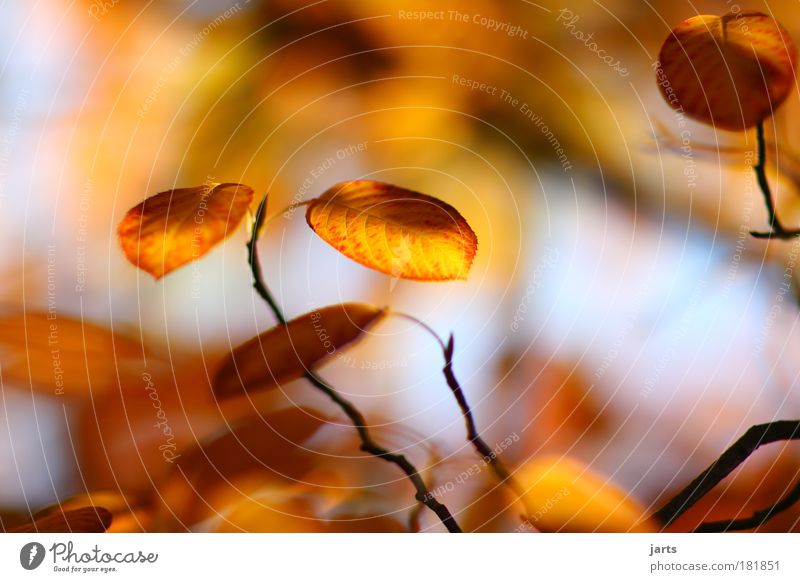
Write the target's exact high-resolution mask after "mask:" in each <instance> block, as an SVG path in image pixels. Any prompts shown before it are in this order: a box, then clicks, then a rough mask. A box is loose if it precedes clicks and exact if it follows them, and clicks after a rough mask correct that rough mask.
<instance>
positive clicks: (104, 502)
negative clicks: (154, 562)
mask: <svg viewBox="0 0 800 582" xmlns="http://www.w3.org/2000/svg"><path fill="white" fill-rule="evenodd" d="M89 505H93V506H101V507H103V508H105V509H107V510H108V511H110V512H111V515H112V516H113V518H112V521H111V525H110V526H109V527H108V528H107V529H106V531H107V532H108V533H138V532H143V531H148V528H149V524H150V520H151V515H150V511H149V509H148V508H146V507H144V506H143V505H142V504H137V503H136V502H135V501H133V500H131V499H129V498H127V497H126V496H125V495H123V494H122V493H119V492H116V491H93V492H90V493H84V494H82V495H76V496H74V497H70V498H69V499H65V500H64V501H61V502H59V504H58V505H56V506H54V507H52V508H51V509H50V510H49V511H48V512H47V515H51V514H55V513H60V512H64V511H71V510H74V509H80V508H81V507H85V506H89Z"/></svg>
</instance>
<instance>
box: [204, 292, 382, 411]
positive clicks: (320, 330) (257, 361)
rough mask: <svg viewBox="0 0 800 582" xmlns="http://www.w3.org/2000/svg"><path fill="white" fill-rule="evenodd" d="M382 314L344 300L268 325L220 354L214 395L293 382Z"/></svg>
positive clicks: (351, 340)
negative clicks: (233, 347) (286, 320)
mask: <svg viewBox="0 0 800 582" xmlns="http://www.w3.org/2000/svg"><path fill="white" fill-rule="evenodd" d="M385 314H386V310H385V309H380V308H378V307H373V306H372V305H366V304H363V303H343V304H340V305H331V306H328V307H323V308H321V309H318V310H316V311H312V312H310V313H306V314H304V315H301V316H300V317H298V318H296V319H293V320H291V321H290V322H288V323H287V324H285V325H278V326H276V327H273V328H272V329H270V330H267V331H265V332H263V333H261V334H259V335H257V336H256V337H254V338H252V339H250V340H248V341H247V342H245V343H244V344H242V345H240V346H239V347H237V348H236V349H234V350H233V351H232V352H231V353H230V354H229V355H228V356H227V357H226V358H225V360H224V361H223V363H222V365H221V366H220V368H219V371H218V372H217V374H216V376H215V378H214V385H213V389H214V394H215V395H216V396H217V397H218V398H229V397H232V396H238V395H241V394H245V393H247V392H250V391H252V390H257V389H267V388H277V387H278V386H280V385H282V384H285V383H286V382H291V381H292V380H296V379H298V378H300V377H301V376H303V374H305V373H306V371H308V370H311V369H312V368H314V367H315V366H317V365H319V364H321V363H322V362H324V361H325V360H327V359H329V358H330V357H332V356H333V355H334V354H336V353H337V352H338V351H339V350H340V349H342V348H343V347H345V346H346V345H348V344H349V343H351V342H353V341H355V340H356V339H358V338H359V337H360V336H361V335H362V334H363V333H364V332H365V331H366V330H367V329H368V328H369V327H370V326H372V325H374V324H375V323H377V322H378V321H379V320H380V319H381V318H382V317H383V316H384V315H385Z"/></svg>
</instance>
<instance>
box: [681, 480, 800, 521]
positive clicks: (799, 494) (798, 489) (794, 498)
mask: <svg viewBox="0 0 800 582" xmlns="http://www.w3.org/2000/svg"><path fill="white" fill-rule="evenodd" d="M798 501H800V481H798V482H797V483H795V485H794V487H793V488H792V490H791V491H789V493H788V494H787V495H786V496H785V497H783V498H782V499H781V500H780V501H778V502H777V503H775V504H773V505H771V506H769V507H767V508H766V509H761V510H759V511H756V512H754V513H753V515H751V516H750V517H745V518H742V519H731V520H722V521H712V522H708V523H702V524H700V525H699V526H698V527H697V529H695V530H694V531H696V532H698V533H709V532H724V531H741V530H745V529H755V528H757V527H760V526H762V525H764V524H765V523H767V521H769V520H770V519H772V518H773V517H775V516H776V515H778V514H779V513H781V512H782V511H786V510H787V509H789V508H790V507H791V506H792V505H794V504H795V503H797V502H798Z"/></svg>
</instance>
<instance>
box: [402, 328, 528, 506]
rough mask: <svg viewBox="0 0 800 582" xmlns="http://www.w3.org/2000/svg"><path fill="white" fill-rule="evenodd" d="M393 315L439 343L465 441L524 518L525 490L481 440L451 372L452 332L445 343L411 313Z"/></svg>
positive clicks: (446, 376) (459, 385)
mask: <svg viewBox="0 0 800 582" xmlns="http://www.w3.org/2000/svg"><path fill="white" fill-rule="evenodd" d="M395 315H397V316H399V317H403V318H405V319H408V320H411V321H413V322H414V323H416V324H418V325H419V326H421V327H422V328H423V329H424V330H426V331H427V332H428V333H429V334H430V335H431V336H433V337H434V338H435V339H436V341H437V342H438V343H439V345H440V346H441V348H442V353H443V354H444V362H445V363H444V368H442V373H443V374H444V378H445V381H446V382H447V386H448V387H449V388H450V391H451V392H452V393H453V396H454V397H455V399H456V402H457V403H458V407H459V408H460V409H461V414H462V416H463V417H464V424H465V425H466V429H467V441H469V442H470V443H471V444H472V446H473V447H474V448H475V450H476V451H477V452H478V454H479V455H481V457H482V458H483V461H484V462H486V463H488V464H489V466H490V467H491V468H492V471H493V472H494V474H495V476H496V477H497V479H498V480H499V481H500V482H501V483H503V484H504V485H506V486H507V487H508V488H509V489H511V490H512V491H513V492H514V493H515V494H516V496H517V498H518V499H519V500H520V501H521V502H522V504H523V505H524V506H525V512H526V518H527V517H528V516H529V515H532V514H533V512H532V511H531V510H530V508H528V507H527V504H526V501H525V491H524V490H523V489H522V487H520V485H519V483H517V481H516V479H514V477H513V475H511V473H510V472H509V470H508V469H507V468H506V467H505V465H504V464H503V462H502V461H501V460H500V458H499V457H498V455H497V453H495V452H494V451H493V450H492V448H491V447H490V446H489V445H488V444H487V443H486V441H485V440H483V438H482V437H481V435H480V433H479V432H478V427H477V424H476V423H475V417H474V416H473V414H472V409H471V408H470V405H469V402H468V401H467V397H466V395H465V394H464V390H463V389H462V388H461V384H460V383H459V382H458V379H457V378H456V375H455V372H453V353H454V351H455V337H454V336H453V334H452V333H451V334H450V338H449V339H448V341H447V343H445V342H444V341H443V340H442V338H441V337H440V336H439V334H438V333H436V332H435V331H434V330H433V328H431V327H430V326H429V325H428V324H426V323H425V322H423V321H421V320H420V319H417V318H416V317H414V316H413V315H409V314H407V313H399V312H395Z"/></svg>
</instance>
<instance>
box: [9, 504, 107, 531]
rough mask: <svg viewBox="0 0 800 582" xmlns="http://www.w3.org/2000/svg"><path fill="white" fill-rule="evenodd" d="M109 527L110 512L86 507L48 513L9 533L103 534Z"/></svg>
mask: <svg viewBox="0 0 800 582" xmlns="http://www.w3.org/2000/svg"><path fill="white" fill-rule="evenodd" d="M110 525H111V512H110V511H108V510H107V509H105V508H103V507H96V506H87V507H81V508H80V509H71V510H68V511H58V512H53V513H48V514H46V515H43V516H41V517H37V518H36V519H35V520H34V521H32V522H30V523H26V524H25V525H21V526H19V527H17V528H14V529H12V530H11V532H10V533H103V532H104V531H106V530H107V529H108V527H109V526H110Z"/></svg>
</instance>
